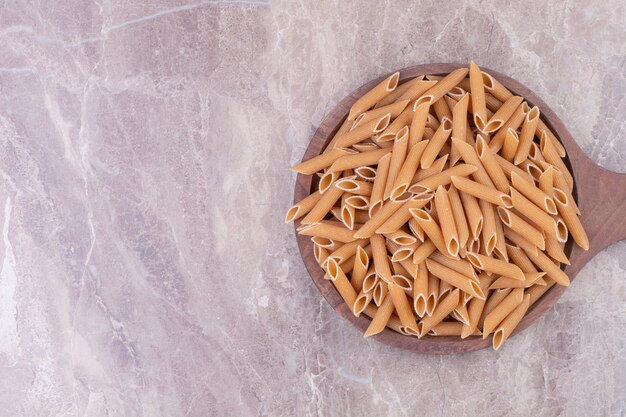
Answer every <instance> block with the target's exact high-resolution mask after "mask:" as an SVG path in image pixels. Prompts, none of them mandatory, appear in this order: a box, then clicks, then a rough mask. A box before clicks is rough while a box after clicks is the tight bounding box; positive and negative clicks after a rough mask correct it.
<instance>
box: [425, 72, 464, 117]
mask: <svg viewBox="0 0 626 417" xmlns="http://www.w3.org/2000/svg"><path fill="white" fill-rule="evenodd" d="M466 75H467V68H458V69H456V70H454V71H452V72H451V73H449V74H448V75H446V76H445V77H444V78H442V79H441V80H439V81H437V83H436V84H435V85H434V86H432V87H431V88H430V89H428V91H426V92H425V93H423V94H422V95H421V96H420V97H419V98H418V99H417V100H415V105H414V107H415V108H417V107H418V106H419V105H421V104H422V103H429V104H433V103H434V102H435V101H437V100H439V99H440V98H441V97H443V96H444V95H445V94H446V93H447V92H448V91H450V90H451V89H452V88H454V87H456V85H457V84H458V83H459V82H461V80H462V79H463V78H465V76H466Z"/></svg>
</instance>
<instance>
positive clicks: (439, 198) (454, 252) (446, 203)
mask: <svg viewBox="0 0 626 417" xmlns="http://www.w3.org/2000/svg"><path fill="white" fill-rule="evenodd" d="M435 209H436V210H437V217H439V224H440V225H441V232H442V234H443V240H444V243H445V245H446V249H447V252H446V254H447V255H449V256H452V257H457V256H458V254H459V249H460V247H461V245H460V244H459V235H458V232H457V230H456V225H455V222H454V215H453V214H452V205H451V204H450V198H449V197H448V192H447V191H446V189H445V188H443V186H442V185H440V186H439V188H437V191H436V192H435Z"/></svg>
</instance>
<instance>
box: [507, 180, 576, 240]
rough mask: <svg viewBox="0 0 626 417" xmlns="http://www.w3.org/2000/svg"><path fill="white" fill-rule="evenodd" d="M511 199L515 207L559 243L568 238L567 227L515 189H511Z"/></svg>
mask: <svg viewBox="0 0 626 417" xmlns="http://www.w3.org/2000/svg"><path fill="white" fill-rule="evenodd" d="M511 199H512V200H513V207H514V208H515V209H516V210H517V211H519V212H520V213H521V214H523V215H524V216H526V218H528V219H529V220H530V221H531V222H533V223H534V224H535V225H537V226H538V227H539V228H540V229H541V230H543V231H545V232H546V234H549V235H550V236H552V237H554V238H555V239H557V240H559V241H564V240H565V237H567V229H566V228H565V225H564V224H562V223H561V222H557V221H555V220H554V219H553V218H552V217H551V216H550V215H549V214H548V213H546V212H545V211H544V210H543V209H541V208H539V207H537V206H536V205H535V204H534V203H533V202H532V201H530V200H528V199H527V198H526V197H524V195H523V194H522V193H521V192H519V191H518V190H517V189H515V188H513V187H511Z"/></svg>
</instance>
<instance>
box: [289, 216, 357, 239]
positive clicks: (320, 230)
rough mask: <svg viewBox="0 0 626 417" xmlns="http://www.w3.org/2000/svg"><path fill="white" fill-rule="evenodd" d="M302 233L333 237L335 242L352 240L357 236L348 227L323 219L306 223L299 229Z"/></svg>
mask: <svg viewBox="0 0 626 417" xmlns="http://www.w3.org/2000/svg"><path fill="white" fill-rule="evenodd" d="M298 232H299V233H300V234H301V235H305V236H319V237H325V238H328V239H332V240H334V241H335V242H344V243H346V242H352V241H353V240H355V239H356V238H355V237H354V232H352V230H349V229H346V228H344V227H341V226H337V225H335V224H331V223H329V222H328V221H325V220H322V221H321V222H319V223H312V224H308V225H306V226H305V227H304V228H302V229H300V230H299V231H298Z"/></svg>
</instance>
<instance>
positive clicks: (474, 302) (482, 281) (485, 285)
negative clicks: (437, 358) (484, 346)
mask: <svg viewBox="0 0 626 417" xmlns="http://www.w3.org/2000/svg"><path fill="white" fill-rule="evenodd" d="M492 282H493V277H490V276H489V275H487V274H486V273H484V272H481V274H480V276H479V285H480V289H481V290H482V292H483V294H485V295H486V294H488V292H489V286H490V285H491V283H492ZM486 302H487V300H486V299H481V298H476V297H473V298H472V299H471V300H469V303H468V306H467V316H468V322H467V324H464V325H463V328H462V330H461V339H465V338H467V337H469V336H471V335H474V334H475V332H476V331H477V329H478V322H479V320H480V316H481V314H482V312H483V309H484V307H485V303H486Z"/></svg>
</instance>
